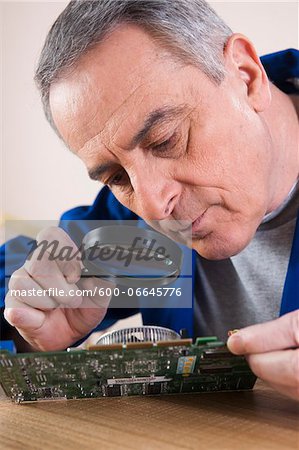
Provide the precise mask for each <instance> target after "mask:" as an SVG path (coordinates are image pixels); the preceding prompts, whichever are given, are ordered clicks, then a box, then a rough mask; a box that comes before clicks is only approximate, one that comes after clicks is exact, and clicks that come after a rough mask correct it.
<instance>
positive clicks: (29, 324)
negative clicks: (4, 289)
mask: <svg viewBox="0 0 299 450" xmlns="http://www.w3.org/2000/svg"><path fill="white" fill-rule="evenodd" d="M4 317H5V319H6V320H7V322H8V323H9V324H10V325H12V326H13V327H16V328H17V329H22V330H23V331H27V330H30V331H32V330H38V329H39V328H40V327H42V326H43V323H44V321H45V320H46V314H45V313H44V312H43V311H41V310H39V309H35V308H31V307H30V306H28V305H26V304H25V303H23V302H20V300H19V299H17V298H15V297H11V295H10V294H9V293H8V294H7V296H6V298H5V310H4Z"/></svg>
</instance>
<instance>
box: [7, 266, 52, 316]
mask: <svg viewBox="0 0 299 450" xmlns="http://www.w3.org/2000/svg"><path fill="white" fill-rule="evenodd" d="M41 291H43V289H42V287H41V286H40V285H39V284H37V283H36V282H35V281H34V280H33V279H32V278H31V277H30V275H28V273H27V272H26V270H25V269H24V268H23V267H21V268H20V269H18V270H16V271H15V272H14V273H13V275H12V276H11V278H10V280H9V294H10V297H16V298H17V299H18V300H19V301H20V304H26V305H28V306H31V307H33V308H38V309H41V310H45V309H52V308H57V306H58V303H57V302H56V301H55V300H54V299H53V298H51V297H50V296H49V295H43V296H39V295H38V294H37V292H41ZM21 292H24V294H25V293H27V295H22V296H21V295H18V294H20V293H21ZM29 294H30V295H29ZM31 294H32V295H31Z"/></svg>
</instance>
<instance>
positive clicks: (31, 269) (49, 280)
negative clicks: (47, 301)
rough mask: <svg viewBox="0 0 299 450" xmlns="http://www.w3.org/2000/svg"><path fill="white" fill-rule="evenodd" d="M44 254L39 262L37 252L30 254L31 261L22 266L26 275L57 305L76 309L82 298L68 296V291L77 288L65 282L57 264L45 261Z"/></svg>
mask: <svg viewBox="0 0 299 450" xmlns="http://www.w3.org/2000/svg"><path fill="white" fill-rule="evenodd" d="M46 253H47V252H46ZM46 253H44V254H43V258H42V259H40V260H39V254H38V252H34V253H33V254H32V257H31V259H30V260H29V261H28V260H27V261H26V262H25V264H24V267H25V269H26V271H27V273H28V274H29V275H30V277H31V278H32V279H34V280H35V281H36V282H37V283H38V284H39V285H40V286H41V287H42V288H43V289H45V290H49V295H50V296H51V297H53V298H54V300H55V301H56V302H57V303H58V304H63V305H65V306H70V307H73V308H76V307H78V306H79V305H80V304H81V302H82V298H81V297H74V296H72V295H71V294H70V291H71V290H74V289H75V290H76V288H77V286H76V285H75V284H69V283H68V282H67V281H66V279H65V277H64V276H63V273H62V272H61V270H60V268H59V267H58V265H57V262H56V261H51V260H48V259H46V256H47V255H46ZM55 288H56V289H55Z"/></svg>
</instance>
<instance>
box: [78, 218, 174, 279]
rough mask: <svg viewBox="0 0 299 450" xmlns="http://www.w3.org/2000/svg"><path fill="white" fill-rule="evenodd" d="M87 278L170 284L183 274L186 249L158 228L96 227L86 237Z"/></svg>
mask: <svg viewBox="0 0 299 450" xmlns="http://www.w3.org/2000/svg"><path fill="white" fill-rule="evenodd" d="M82 244H83V249H84V252H83V258H82V262H83V265H84V269H83V271H82V276H83V277H98V278H103V279H105V280H109V281H111V282H113V283H114V284H117V285H123V286H132V287H139V286H144V287H158V286H166V285H168V284H170V283H172V282H173V281H175V280H176V279H177V278H178V276H179V275H180V270H181V266H182V259H183V252H182V250H181V248H180V247H179V245H178V244H176V243H175V242H174V241H172V240H171V239H169V238H168V237H167V236H165V235H162V234H160V233H158V232H157V231H153V230H149V229H143V228H139V227H137V226H129V225H122V224H120V225H109V226H102V227H100V228H96V229H94V230H92V231H90V232H89V233H87V234H86V235H85V237H84V239H83V242H82Z"/></svg>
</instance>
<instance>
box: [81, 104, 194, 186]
mask: <svg viewBox="0 0 299 450" xmlns="http://www.w3.org/2000/svg"><path fill="white" fill-rule="evenodd" d="M187 110H188V108H187V106H186V105H180V106H164V107H162V108H159V109H156V110H154V111H152V112H150V113H149V114H148V116H147V117H146V119H145V122H144V125H143V127H142V128H141V129H140V130H139V131H138V132H137V133H136V135H135V136H134V137H133V139H132V140H131V143H130V148H134V147H136V145H137V144H139V143H140V142H141V141H142V139H144V138H145V137H146V135H147V134H148V132H149V131H150V130H151V129H152V128H153V127H154V126H155V125H157V124H160V123H163V122H165V121H171V120H174V119H176V118H177V117H179V116H180V115H182V114H183V113H186V111H187ZM114 166H115V163H112V162H110V163H106V164H100V165H99V166H97V167H94V168H92V169H90V170H89V171H88V175H89V177H90V178H91V179H92V180H96V181H98V180H99V179H100V178H101V176H102V175H103V174H104V173H106V172H108V171H109V170H111V168H113V167H114Z"/></svg>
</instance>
